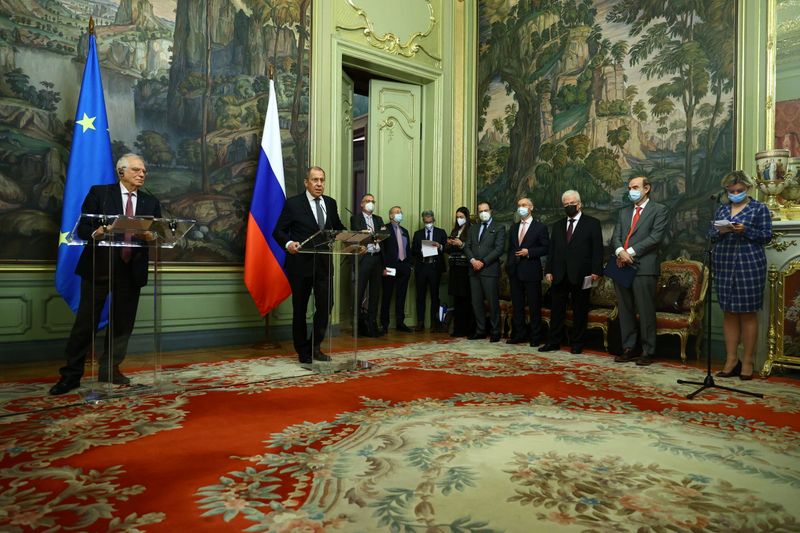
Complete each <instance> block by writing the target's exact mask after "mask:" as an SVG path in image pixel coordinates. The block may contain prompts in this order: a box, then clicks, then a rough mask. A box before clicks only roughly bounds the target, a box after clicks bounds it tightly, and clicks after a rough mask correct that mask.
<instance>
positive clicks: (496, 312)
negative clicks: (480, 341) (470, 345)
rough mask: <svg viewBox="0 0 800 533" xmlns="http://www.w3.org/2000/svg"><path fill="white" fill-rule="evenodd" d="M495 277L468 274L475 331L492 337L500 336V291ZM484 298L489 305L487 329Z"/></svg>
mask: <svg viewBox="0 0 800 533" xmlns="http://www.w3.org/2000/svg"><path fill="white" fill-rule="evenodd" d="M497 283H498V279H497V278H495V277H489V276H481V275H478V274H470V276H469V289H470V292H471V293H472V312H473V313H474V314H475V328H476V329H475V333H477V334H478V335H485V334H486V333H487V332H488V333H489V335H490V336H492V337H500V291H499V289H498V287H497ZM484 300H485V301H486V303H487V304H488V305H489V324H488V325H489V326H490V327H491V329H490V330H488V331H487V327H486V326H487V324H486V309H485V308H484V303H483V302H484Z"/></svg>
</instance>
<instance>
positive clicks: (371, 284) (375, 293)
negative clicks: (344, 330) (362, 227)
mask: <svg viewBox="0 0 800 533" xmlns="http://www.w3.org/2000/svg"><path fill="white" fill-rule="evenodd" d="M382 273H383V261H382V260H381V256H380V254H374V255H370V254H366V255H364V256H363V257H361V259H359V261H358V308H359V310H360V309H361V307H362V306H363V305H364V294H365V293H366V292H367V290H369V294H368V296H367V297H368V300H367V317H368V318H369V322H370V324H372V323H374V322H375V320H376V319H377V317H378V302H379V301H380V293H381V289H380V287H381V274H382Z"/></svg>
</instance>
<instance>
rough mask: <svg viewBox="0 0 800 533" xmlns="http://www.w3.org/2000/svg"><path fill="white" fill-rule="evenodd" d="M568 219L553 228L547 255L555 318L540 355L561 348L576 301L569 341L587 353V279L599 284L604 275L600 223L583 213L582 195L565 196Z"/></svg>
mask: <svg viewBox="0 0 800 533" xmlns="http://www.w3.org/2000/svg"><path fill="white" fill-rule="evenodd" d="M561 203H562V204H563V206H564V213H565V214H566V215H567V216H566V218H562V219H560V220H558V221H556V222H554V223H553V225H552V226H551V227H550V249H549V251H548V253H547V264H546V266H545V277H546V278H547V281H549V282H550V295H551V297H552V304H551V305H552V315H551V317H550V332H549V335H548V339H547V344H545V345H543V346H542V347H540V348H539V351H540V352H552V351H555V350H558V349H560V348H561V343H562V341H563V340H564V322H565V320H566V318H567V301H568V300H572V330H571V331H570V332H569V341H570V344H571V345H572V350H571V351H572V353H574V354H579V353H581V352H583V338H584V336H585V335H586V323H587V320H588V316H589V297H590V295H591V291H592V289H591V288H586V289H584V288H583V287H584V280H585V279H586V278H587V276H591V278H592V282H594V281H597V280H598V279H599V278H600V275H601V274H602V272H603V232H602V229H601V227H600V221H599V220H597V219H596V218H594V217H591V216H589V215H587V214H584V213H583V212H582V208H583V204H581V195H580V193H578V191H573V190H569V191H566V192H564V194H562V195H561Z"/></svg>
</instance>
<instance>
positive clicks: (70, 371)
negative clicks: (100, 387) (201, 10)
mask: <svg viewBox="0 0 800 533" xmlns="http://www.w3.org/2000/svg"><path fill="white" fill-rule="evenodd" d="M128 268H129V266H124V265H123V266H122V267H121V268H120V270H119V272H117V271H116V270H115V273H114V274H115V276H114V284H113V286H112V287H111V304H110V306H109V324H108V326H106V336H105V341H104V344H103V355H102V356H101V357H100V359H99V361H98V364H99V375H101V376H102V375H105V376H109V375H110V372H111V371H112V370H113V369H114V368H116V367H118V366H119V364H120V363H121V362H122V360H123V359H125V354H126V353H127V352H128V340H129V339H130V336H131V332H133V324H134V322H135V320H136V310H137V309H138V308H139V293H140V291H141V287H135V286H133V285H132V284H131V281H130V272H128V271H127V270H128ZM108 289H109V287H108V283H96V284H95V285H94V287H93V285H92V282H91V281H87V280H81V301H80V305H79V306H78V313H77V315H76V316H75V323H74V324H73V325H72V331H71V332H70V334H69V339H68V340H67V346H66V348H65V350H64V353H65V355H66V358H67V364H66V365H65V366H63V367H61V369H60V370H59V373H60V374H61V377H62V379H63V380H65V381H69V382H72V383H79V382H80V380H81V377H83V370H84V367H85V365H86V355H87V354H88V353H89V350H90V349H91V348H92V341H93V340H94V336H95V335H94V334H95V332H96V331H97V326H98V325H99V324H100V315H101V313H102V311H103V305H104V304H105V301H106V296H108ZM109 343H112V344H111V346H109Z"/></svg>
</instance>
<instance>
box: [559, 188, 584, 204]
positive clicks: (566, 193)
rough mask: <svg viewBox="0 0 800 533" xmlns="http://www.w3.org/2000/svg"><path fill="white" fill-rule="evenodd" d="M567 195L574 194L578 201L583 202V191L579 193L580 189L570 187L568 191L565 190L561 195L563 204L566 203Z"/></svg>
mask: <svg viewBox="0 0 800 533" xmlns="http://www.w3.org/2000/svg"><path fill="white" fill-rule="evenodd" d="M567 196H574V197H575V198H577V199H578V203H581V193H579V192H578V191H575V190H573V189H569V190H567V191H564V194H562V195H561V203H562V204H563V203H564V198H566V197H567Z"/></svg>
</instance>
